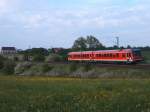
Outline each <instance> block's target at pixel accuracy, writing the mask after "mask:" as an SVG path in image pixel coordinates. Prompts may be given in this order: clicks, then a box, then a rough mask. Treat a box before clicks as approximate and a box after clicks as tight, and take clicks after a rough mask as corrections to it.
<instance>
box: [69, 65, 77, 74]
mask: <svg viewBox="0 0 150 112" xmlns="http://www.w3.org/2000/svg"><path fill="white" fill-rule="evenodd" d="M77 69H78V66H77V64H76V63H72V64H71V65H70V66H69V70H70V72H74V71H76V70H77Z"/></svg>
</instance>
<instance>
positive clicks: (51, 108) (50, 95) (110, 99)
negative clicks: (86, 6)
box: [0, 76, 150, 112]
mask: <svg viewBox="0 0 150 112" xmlns="http://www.w3.org/2000/svg"><path fill="white" fill-rule="evenodd" d="M149 85H150V80H123V79H118V80H116V79H114V80H106V79H105V80H104V79H103V80H99V79H77V78H49V77H15V76H13V77H10V76H0V91H1V92H0V112H148V111H149V109H150V97H149V96H150V94H149V93H150V86H149Z"/></svg>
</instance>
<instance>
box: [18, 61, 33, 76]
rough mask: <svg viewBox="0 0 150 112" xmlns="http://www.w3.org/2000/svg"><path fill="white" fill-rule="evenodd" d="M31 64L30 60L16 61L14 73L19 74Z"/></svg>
mask: <svg viewBox="0 0 150 112" xmlns="http://www.w3.org/2000/svg"><path fill="white" fill-rule="evenodd" d="M32 66H33V64H32V63H30V62H24V63H18V64H17V66H16V67H15V74H21V73H23V72H24V71H26V70H28V69H30V68H31V67H32Z"/></svg>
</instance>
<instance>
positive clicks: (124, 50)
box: [69, 49, 139, 54]
mask: <svg viewBox="0 0 150 112" xmlns="http://www.w3.org/2000/svg"><path fill="white" fill-rule="evenodd" d="M132 51H139V49H118V50H98V51H79V52H70V53H69V54H80V53H84V54H87V53H98V52H101V53H106V52H107V53H108V52H109V53H120V52H123V53H126V52H132Z"/></svg>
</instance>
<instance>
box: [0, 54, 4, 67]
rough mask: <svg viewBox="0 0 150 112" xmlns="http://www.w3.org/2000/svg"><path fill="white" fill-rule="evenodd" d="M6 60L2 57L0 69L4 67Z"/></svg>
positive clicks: (0, 57)
mask: <svg viewBox="0 0 150 112" xmlns="http://www.w3.org/2000/svg"><path fill="white" fill-rule="evenodd" d="M4 60H5V58H4V57H3V56H1V55H0V69H2V68H3V67H4Z"/></svg>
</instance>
